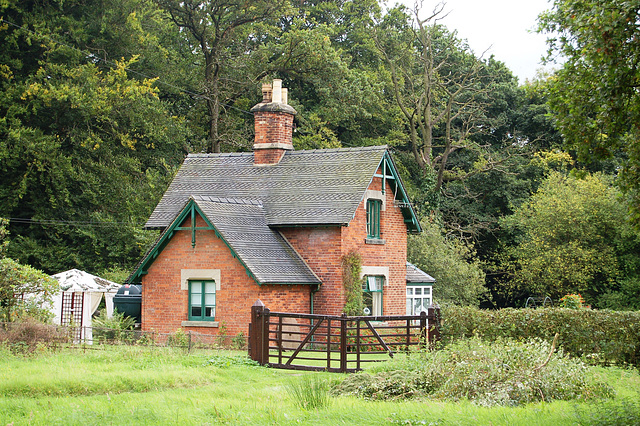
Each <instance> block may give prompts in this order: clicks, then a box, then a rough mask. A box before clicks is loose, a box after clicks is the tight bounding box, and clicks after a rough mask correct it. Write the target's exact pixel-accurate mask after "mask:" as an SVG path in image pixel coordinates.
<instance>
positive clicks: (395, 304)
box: [342, 171, 407, 315]
mask: <svg viewBox="0 0 640 426" xmlns="http://www.w3.org/2000/svg"><path fill="white" fill-rule="evenodd" d="M379 172H381V171H379ZM381 188H382V178H374V179H373V181H372V183H371V185H370V186H369V189H370V190H374V191H380V190H381ZM384 197H385V204H386V208H385V210H384V211H382V212H380V233H381V235H380V238H381V239H383V240H384V241H385V243H384V244H383V245H378V244H366V243H365V238H366V236H367V213H366V204H365V200H363V201H362V202H361V203H360V205H359V206H358V209H357V210H356V214H355V217H354V219H353V220H352V221H351V223H349V226H347V227H345V228H343V231H342V234H343V235H342V241H343V245H342V253H343V254H346V253H349V252H350V251H351V250H354V249H355V250H357V251H358V252H359V253H360V254H361V255H362V266H363V268H365V267H388V268H389V282H386V283H385V286H384V288H383V291H382V300H383V308H382V313H383V315H404V314H405V313H406V283H407V268H406V260H407V226H406V224H405V223H404V216H403V215H402V211H401V210H400V208H399V207H396V206H395V205H394V196H393V191H392V189H391V187H390V185H389V183H388V182H387V184H386V190H385V193H384Z"/></svg>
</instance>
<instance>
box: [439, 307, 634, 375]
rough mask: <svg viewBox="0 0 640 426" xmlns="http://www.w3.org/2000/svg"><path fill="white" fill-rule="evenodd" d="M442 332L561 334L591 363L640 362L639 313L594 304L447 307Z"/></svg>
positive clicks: (448, 337) (454, 335)
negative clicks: (574, 306)
mask: <svg viewBox="0 0 640 426" xmlns="http://www.w3.org/2000/svg"><path fill="white" fill-rule="evenodd" d="M440 332H441V336H442V340H443V343H444V344H448V343H451V342H453V341H455V340H456V339H459V338H464V337H472V336H479V337H481V338H484V339H488V340H494V339H496V338H498V337H503V338H512V339H516V340H521V341H523V340H527V339H531V338H536V337H537V338H541V339H545V340H548V341H551V340H552V339H553V336H554V335H555V334H556V333H558V334H559V340H558V342H559V344H560V346H561V347H562V348H563V350H564V352H565V353H567V354H570V355H572V356H576V357H584V359H585V360H587V361H588V362H589V363H592V364H604V365H607V364H612V363H615V364H632V365H640V312H629V311H626V312H622V311H609V310H591V309H578V310H575V309H564V308H544V309H510V308H507V309H500V310H495V311H489V310H480V309H477V308H472V307H457V306H446V307H443V308H442V327H441V330H440Z"/></svg>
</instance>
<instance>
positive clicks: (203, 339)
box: [0, 322, 247, 351]
mask: <svg viewBox="0 0 640 426" xmlns="http://www.w3.org/2000/svg"><path fill="white" fill-rule="evenodd" d="M2 341H6V342H9V343H11V342H20V343H21V345H24V346H32V345H33V346H35V345H36V344H42V345H47V346H50V347H66V346H81V347H88V348H90V347H92V346H98V345H102V344H108V345H133V344H136V345H145V346H170V347H176V348H183V349H185V350H188V351H191V350H193V349H198V348H203V349H210V348H221V347H224V348H227V347H234V348H236V349H243V348H246V346H247V345H246V343H247V342H246V338H243V337H242V336H240V337H239V336H227V335H210V334H201V333H197V332H193V331H177V332H175V333H159V332H157V331H142V330H139V329H134V330H129V329H124V330H123V329H113V328H104V327H96V326H92V327H86V326H82V327H80V326H69V325H54V324H42V323H36V322H0V342H2Z"/></svg>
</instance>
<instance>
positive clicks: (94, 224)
mask: <svg viewBox="0 0 640 426" xmlns="http://www.w3.org/2000/svg"><path fill="white" fill-rule="evenodd" d="M7 220H9V222H13V223H23V224H37V225H67V226H86V227H95V228H100V227H109V226H122V225H132V226H135V227H142V226H143V225H144V224H143V223H131V222H106V221H104V222H101V221H94V220H61V219H28V218H19V217H10V218H8V219H7Z"/></svg>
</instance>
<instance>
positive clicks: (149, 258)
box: [131, 198, 262, 285]
mask: <svg viewBox="0 0 640 426" xmlns="http://www.w3.org/2000/svg"><path fill="white" fill-rule="evenodd" d="M195 213H198V214H199V215H200V217H202V219H203V220H204V221H205V223H206V224H207V227H197V228H198V229H200V230H213V231H214V232H215V235H216V237H218V238H219V239H220V240H222V242H223V243H224V244H225V245H226V246H227V248H228V249H229V250H230V251H231V255H232V256H233V257H234V258H235V259H238V261H239V262H240V264H241V265H242V267H243V268H244V269H245V271H246V272H247V275H248V276H249V277H250V278H251V279H253V280H254V281H255V282H256V283H257V284H258V285H262V283H260V281H258V279H257V278H256V276H255V275H254V274H253V272H251V270H250V269H249V267H248V266H247V264H246V263H244V261H243V260H242V259H241V258H240V256H238V254H237V253H236V251H235V250H234V249H233V248H232V247H231V245H230V244H229V242H228V241H227V240H225V239H224V237H223V236H222V234H221V233H220V231H218V229H217V228H216V227H215V226H214V225H213V223H211V221H210V220H209V218H208V217H207V215H205V214H204V213H203V212H202V210H201V209H200V207H199V206H198V203H197V202H196V201H195V200H194V199H193V198H190V199H189V201H187V203H186V204H185V206H184V207H183V208H182V210H181V211H180V213H179V214H178V216H176V218H175V219H174V220H173V222H171V225H169V226H168V227H167V228H166V230H165V231H164V233H163V234H162V236H161V237H160V239H159V240H158V242H157V243H156V245H155V246H154V247H153V248H152V249H151V250H150V251H149V253H148V254H147V255H146V256H145V258H144V259H143V260H142V262H141V263H140V266H139V267H138V269H136V271H135V272H134V273H133V275H132V276H131V277H132V278H131V283H139V282H140V281H141V276H142V275H144V274H146V273H147V271H148V269H149V266H151V264H152V263H153V261H154V260H155V259H156V257H158V255H159V254H160V253H161V252H162V250H164V248H165V247H166V245H167V244H168V243H169V241H170V240H171V238H172V237H173V235H174V233H175V232H176V231H179V230H185V231H187V230H192V227H181V226H179V225H180V224H182V222H184V220H185V219H186V218H187V216H188V215H191V216H192V217H193V216H195ZM191 223H192V224H193V223H195V220H192V222H191ZM179 228H182V229H179ZM194 232H195V231H194ZM192 244H193V239H192Z"/></svg>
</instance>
